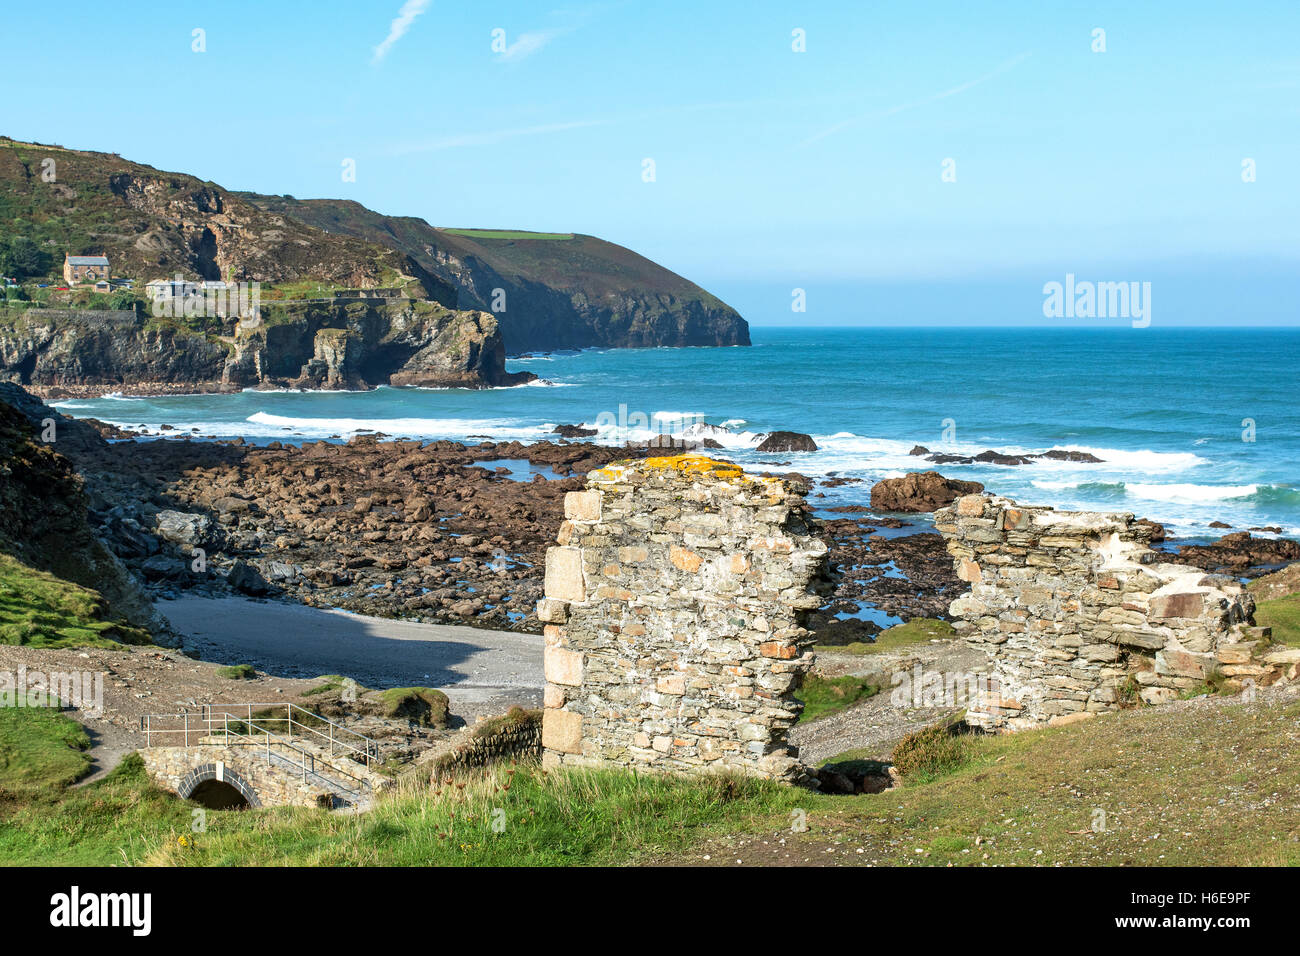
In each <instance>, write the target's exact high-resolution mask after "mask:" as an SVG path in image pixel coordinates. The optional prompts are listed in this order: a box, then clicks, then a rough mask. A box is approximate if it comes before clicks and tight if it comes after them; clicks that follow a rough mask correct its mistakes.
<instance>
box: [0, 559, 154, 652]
mask: <svg viewBox="0 0 1300 956" xmlns="http://www.w3.org/2000/svg"><path fill="white" fill-rule="evenodd" d="M117 639H125V640H126V641H127V642H128V643H132V644H146V643H148V642H149V637H148V635H147V634H145V633H144V632H143V631H140V630H137V629H136V628H132V627H128V626H126V625H124V624H121V623H119V622H115V621H112V620H108V619H106V607H105V604H104V599H103V597H101V596H100V594H99V592H98V591H92V590H91V589H90V588H84V587H82V586H81V585H79V584H73V583H72V582H71V581H65V580H63V579H62V578H56V577H55V576H54V575H52V574H47V573H46V572H44V571H37V570H36V569H35V568H29V567H28V566H27V565H25V564H23V563H22V562H21V561H19V560H17V559H16V558H13V557H10V556H9V555H7V554H0V644H22V645H26V646H28V647H116V646H118V644H119V643H120V641H119V640H117Z"/></svg>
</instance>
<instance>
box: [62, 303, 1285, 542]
mask: <svg viewBox="0 0 1300 956" xmlns="http://www.w3.org/2000/svg"><path fill="white" fill-rule="evenodd" d="M751 335H752V339H753V345H752V346H749V347H729V348H686V349H670V348H651V349H587V350H583V351H573V352H554V353H546V354H529V355H523V356H516V357H512V358H510V359H509V360H508V361H507V368H508V369H509V370H510V371H520V370H527V371H531V372H534V373H536V374H537V375H538V376H539V380H538V381H537V382H534V383H532V384H530V385H526V386H519V387H514V388H499V389H487V390H470V389H408V388H389V387H381V388H378V389H375V390H373V391H369V392H298V391H255V390H248V391H244V392H240V393H236V394H228V395H182V396H166V397H158V398H136V397H126V396H122V395H109V396H105V397H103V398H99V399H76V400H71V401H63V402H58V403H56V404H57V406H58V407H59V408H60V410H62V411H64V412H65V413H66V414H70V415H74V416H79V417H93V418H98V419H102V420H104V421H108V422H112V423H114V424H116V425H119V426H122V427H124V428H132V429H137V430H143V431H144V432H146V433H148V434H151V435H167V436H171V437H178V436H180V435H191V436H192V437H194V438H196V439H197V438H203V439H212V438H231V437H235V436H241V437H243V438H244V439H246V440H248V441H250V442H270V441H281V442H303V441H315V440H319V439H326V440H330V441H344V440H347V439H348V438H349V437H351V436H352V435H355V434H358V433H362V432H380V433H382V434H384V435H386V436H389V437H392V438H417V439H434V438H447V439H456V440H459V441H463V442H467V443H471V444H472V443H476V442H482V441H494V442H500V441H509V440H511V439H518V440H519V441H522V442H532V441H539V440H543V439H547V438H553V437H554V436H553V435H552V434H551V433H552V432H553V430H554V429H555V427H556V425H558V424H581V425H586V426H588V427H595V428H597V429H598V431H599V434H598V435H597V437H596V439H595V440H598V441H602V442H619V443H621V442H625V441H643V440H645V439H647V438H651V437H654V436H655V435H660V434H670V435H676V436H682V435H685V436H686V437H694V438H702V437H710V438H713V439H714V440H715V441H718V442H719V443H720V444H722V445H723V446H724V447H723V449H721V450H718V451H713V452H711V454H713V455H714V456H715V457H720V458H728V459H731V460H734V461H736V462H738V463H740V464H742V465H745V466H748V467H752V468H754V469H758V470H772V471H797V472H799V473H801V474H804V475H808V476H811V477H844V478H857V479H860V481H859V482H853V483H845V484H838V485H836V486H834V487H819V488H818V489H816V493H817V495H819V497H816V498H815V500H814V504H815V505H816V507H817V508H818V509H819V510H823V511H825V510H826V509H829V508H831V507H837V506H843V505H852V504H864V503H865V502H866V500H867V498H868V494H869V489H870V486H871V484H872V483H874V482H875V481H878V480H879V479H881V478H886V477H893V476H898V475H902V474H904V473H906V472H909V471H919V470H927V469H934V470H938V471H940V472H942V473H943V474H945V475H947V476H949V477H952V478H964V479H973V480H976V481H980V482H983V483H984V485H985V486H986V487H987V488H988V489H989V490H990V491H992V492H995V493H998V494H1003V495H1007V496H1009V497H1011V498H1014V499H1016V500H1018V501H1020V502H1021V503H1024V504H1047V505H1053V506H1055V507H1057V508H1061V509H1087V510H1102V511H1120V512H1132V513H1134V514H1136V515H1138V516H1139V517H1146V518H1151V519H1153V520H1155V521H1159V522H1161V523H1163V524H1165V525H1166V526H1167V528H1168V529H1169V531H1170V532H1171V533H1173V534H1176V535H1178V536H1180V537H1184V538H1191V539H1204V538H1207V537H1211V536H1217V535H1219V534H1222V533H1223V532H1222V531H1221V530H1215V529H1212V528H1211V527H1210V523H1211V522H1215V521H1218V522H1224V523H1227V524H1229V525H1231V526H1232V527H1233V528H1234V529H1246V528H1260V527H1274V528H1280V529H1281V534H1282V535H1284V536H1287V537H1300V407H1298V406H1297V389H1296V386H1297V381H1298V380H1300V330H1297V329H1264V328H1248V329H1225V328H1203V329H1192V328H1183V329H1158V328H1146V329H1130V328H1125V329H1114V328H1111V329H1076V328H1069V329H1065V328H1056V329H1041V328H1035V329H1022V328H977V329H961V328H908V329H896V328H802V327H801V328H776V327H754V328H752V329H751ZM164 425H168V426H171V430H165V429H164V428H163V426H164ZM773 430H786V431H795V432H803V433H806V434H809V435H811V436H812V437H813V439H814V441H815V442H816V444H817V446H818V449H817V451H810V452H787V453H779V454H772V453H763V452H759V451H757V449H756V446H757V445H758V444H759V443H760V441H761V439H762V436H763V435H764V434H766V433H767V432H770V431H773ZM916 445H921V446H924V447H926V448H928V449H930V450H931V451H932V452H937V453H944V454H957V455H974V454H978V453H980V452H983V451H986V450H989V449H992V450H995V451H998V452H1003V453H1009V454H1021V455H1023V454H1031V453H1041V452H1045V451H1048V450H1050V449H1054V448H1056V449H1066V450H1075V451H1080V452H1087V453H1090V454H1091V455H1093V456H1095V457H1096V458H1099V459H1101V461H1100V462H1099V463H1082V462H1077V463H1076V462H1065V461H1052V460H1047V459H1042V460H1038V461H1035V462H1033V463H1031V464H1023V465H1016V466H1008V465H993V464H970V465H961V464H945V465H933V464H930V463H928V462H926V461H924V460H923V459H922V458H921V457H918V456H914V455H911V454H909V452H910V451H911V450H912V449H913V447H914V446H916ZM524 477H526V475H525V476H524ZM921 520H924V519H921Z"/></svg>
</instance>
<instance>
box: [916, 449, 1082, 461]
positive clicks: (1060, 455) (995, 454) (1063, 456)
mask: <svg viewBox="0 0 1300 956" xmlns="http://www.w3.org/2000/svg"><path fill="white" fill-rule="evenodd" d="M909 454H912V455H926V459H925V460H926V461H930V462H934V463H935V464H936V465H977V464H978V465H1029V464H1032V463H1033V462H1035V461H1037V460H1038V459H1040V458H1048V459H1051V460H1052V461H1076V462H1087V463H1092V464H1099V463H1100V462H1101V459H1100V458H1098V457H1097V456H1096V455H1092V454H1089V453H1088V452H1086V451H1066V450H1065V449H1063V448H1053V449H1052V450H1051V451H1045V452H1043V453H1042V454H1040V455H1010V454H1007V453H1005V452H1000V451H994V450H993V449H992V448H990V449H988V450H987V451H982V452H980V453H979V454H978V455H973V456H972V455H950V454H947V453H945V452H939V453H937V454H933V455H931V454H929V449H928V448H924V447H922V446H921V445H917V446H916V447H915V448H913V449H912V450H911V451H910V452H909Z"/></svg>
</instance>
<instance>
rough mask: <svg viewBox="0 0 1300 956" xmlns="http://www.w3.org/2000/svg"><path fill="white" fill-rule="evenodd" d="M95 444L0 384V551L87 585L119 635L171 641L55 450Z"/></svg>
mask: <svg viewBox="0 0 1300 956" xmlns="http://www.w3.org/2000/svg"><path fill="white" fill-rule="evenodd" d="M97 441H98V442H99V443H100V444H102V440H100V439H99V438H98V436H96V435H94V433H93V430H91V429H90V428H89V426H86V425H84V424H81V423H77V422H73V421H72V420H70V419H66V418H64V417H63V416H62V415H59V414H58V413H57V412H55V411H54V410H52V409H50V408H49V407H48V406H46V405H44V404H42V403H41V402H39V401H37V400H36V399H33V398H32V397H31V396H30V395H28V394H27V393H26V392H24V391H23V390H22V389H21V388H18V387H17V386H14V385H7V384H0V550H3V551H4V552H5V553H7V554H10V555H12V556H13V557H15V558H17V559H18V560H19V561H21V562H22V563H23V564H25V565H27V566H29V567H32V568H36V569H38V570H40V571H46V572H48V573H50V574H53V575H55V576H56V577H58V578H61V579H63V580H65V581H71V582H73V583H74V584H79V585H81V586H82V587H85V588H89V589H91V590H92V591H96V592H98V593H99V595H101V596H102V597H103V599H104V602H105V608H104V611H103V619H104V620H111V621H117V622H124V623H125V624H127V625H129V627H130V628H133V629H136V630H135V631H134V632H131V633H128V632H127V631H125V630H124V631H123V632H122V633H120V634H118V633H114V632H110V633H109V634H108V635H107V636H108V637H112V638H116V639H119V640H125V639H128V638H130V639H132V640H135V641H136V642H138V641H139V640H143V639H144V638H137V637H135V636H134V635H135V633H138V632H140V631H143V632H147V633H148V634H149V635H151V636H152V637H153V638H154V640H156V641H158V642H159V643H174V641H175V635H174V634H173V633H172V631H171V628H170V626H169V625H168V624H167V622H166V621H165V620H164V619H163V618H162V617H161V616H159V614H158V612H157V611H156V610H154V607H153V603H152V602H151V601H150V599H149V598H148V597H147V596H146V595H145V593H144V591H143V589H142V588H141V587H140V584H139V582H138V581H137V580H136V579H135V578H134V577H132V575H131V574H130V573H129V572H128V571H127V570H126V568H125V567H124V566H123V565H122V563H121V562H120V561H119V560H118V559H117V557H116V556H115V555H114V554H113V553H112V552H111V551H110V550H109V549H108V548H107V547H105V545H104V543H103V542H102V541H101V540H100V539H99V537H97V535H96V533H95V531H94V529H93V528H92V526H91V523H90V520H89V503H88V500H87V496H86V494H85V489H84V486H83V482H82V480H81V478H80V477H79V476H78V475H77V473H76V471H75V470H74V468H73V465H72V463H71V462H70V461H69V460H68V458H67V457H65V456H64V455H62V454H60V453H59V451H58V449H59V448H61V447H64V446H66V447H68V448H69V449H74V448H77V447H78V446H79V445H83V446H84V445H85V444H94V443H95V442H97Z"/></svg>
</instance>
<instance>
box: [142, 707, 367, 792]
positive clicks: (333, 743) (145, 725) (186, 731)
mask: <svg viewBox="0 0 1300 956" xmlns="http://www.w3.org/2000/svg"><path fill="white" fill-rule="evenodd" d="M214 707H221V708H223V710H222V711H221V712H220V713H219V714H217V713H213V708H214ZM271 707H284V708H286V711H285V716H284V717H254V716H253V710H254V709H255V708H256V709H259V710H267V709H269V708H271ZM224 708H241V709H246V710H247V712H248V713H247V716H241V715H239V714H232V713H230V712H229V711H228V710H226V709H224ZM294 709H297V710H299V711H302V713H304V714H306V715H308V716H310V717H312V718H314V719H316V720H319V721H321V722H323V723H325V724H327V725H328V726H329V733H328V734H326V733H322V732H321V731H320V730H318V729H316V728H315V727H311V726H308V725H307V724H304V723H302V722H301V721H298V720H294V718H293V711H294ZM218 717H220V720H219V721H218V720H217V718H218ZM191 718H193V719H194V726H193V727H191ZM155 719H157V720H180V721H181V722H182V724H183V726H181V727H171V728H155V727H154V725H153V724H154V720H155ZM232 721H233V722H235V723H236V724H243V725H244V726H246V727H247V728H249V729H250V730H252V731H256V732H257V734H256V735H254V734H252V733H247V734H245V733H240V732H239V731H237V730H234V729H232V728H231V726H230V724H231V722H232ZM265 723H277V724H281V723H282V724H285V725H286V727H285V729H286V731H287V733H286V734H281V733H279V732H277V731H275V730H272V729H271V728H269V727H265V726H261V725H262V724H265ZM295 726H297V727H299V728H301V731H306V733H303V732H301V731H300V732H299V737H302V738H306V739H310V738H311V737H317V738H319V739H320V740H322V741H327V742H328V743H329V757H330V758H331V759H330V760H328V761H322V762H323V763H325V766H326V767H327V768H328V769H329V770H331V771H332V772H334V773H336V774H339V775H341V776H344V777H347V778H348V779H349V780H352V781H355V782H356V783H357V784H359V785H360V787H362V788H365V789H367V790H373V789H374V788H373V787H372V786H371V783H370V781H369V780H366V779H365V778H363V777H358V776H356V775H354V774H352V773H349V772H348V771H347V770H345V769H343V768H342V767H340V766H338V761H336V760H334V759H333V758H334V757H335V748H336V747H338V748H341V749H342V753H341V755H340V756H341V757H343V758H345V759H351V760H356V761H357V762H359V763H364V764H365V765H366V768H367V769H370V765H371V762H372V761H373V760H375V759H377V758H378V756H379V744H378V742H376V741H375V740H373V739H372V738H370V737H367V736H366V735H365V734H361V733H357V732H356V731H354V730H349V729H348V728H347V727H343V726H342V725H341V724H337V723H335V722H334V721H332V720H329V719H328V718H325V717H321V716H320V715H319V714H314V713H312V712H311V711H309V710H307V709H306V708H303V707H299V706H298V705H297V704H292V703H289V702H287V701H277V702H276V703H274V704H217V705H207V704H205V705H203V710H202V712H201V713H199V714H191V713H190V712H189V711H181V712H180V713H175V714H144V715H142V716H141V717H140V729H141V731H142V732H143V733H144V735H145V746H146V747H150V746H152V745H153V737H154V736H159V735H167V734H182V735H183V740H184V746H186V747H188V746H190V735H191V733H193V734H195V735H197V736H198V738H199V740H198V741H197V743H198V744H204V743H205V741H204V740H203V738H205V737H206V738H213V737H217V736H220V737H222V738H223V739H225V740H230V739H234V740H242V741H248V742H249V743H250V744H252V745H254V746H261V745H262V743H263V742H264V743H265V747H266V759H267V761H268V762H270V760H271V747H272V744H274V746H276V747H277V748H285V749H288V750H290V751H292V752H294V753H296V754H298V755H299V766H300V768H301V771H302V779H303V781H304V782H306V780H307V775H308V774H309V773H310V774H313V775H316V776H322V777H323V775H321V774H319V773H317V771H316V759H317V754H316V753H314V752H312V751H310V750H307V749H305V748H303V747H300V746H298V745H297V744H295V743H294V742H293V728H294V727H295ZM335 730H339V731H342V732H343V733H346V734H348V735H350V736H352V737H355V738H357V739H358V740H360V741H362V742H363V743H364V745H365V746H364V749H362V748H361V747H357V746H354V745H353V744H350V743H348V742H347V741H346V740H339V739H337V737H336V735H335V733H334V732H335ZM207 743H211V741H210V740H209V741H207ZM309 764H310V767H309ZM358 792H359V791H358Z"/></svg>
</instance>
